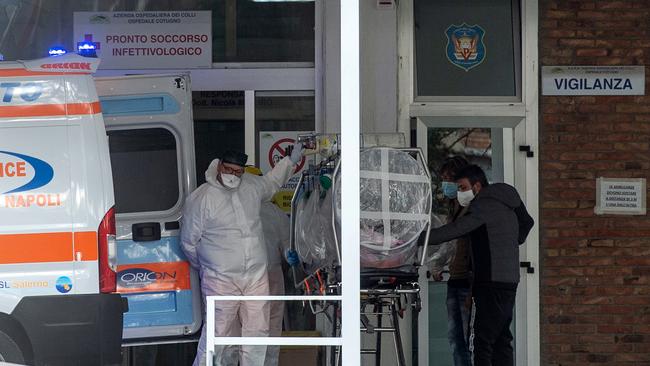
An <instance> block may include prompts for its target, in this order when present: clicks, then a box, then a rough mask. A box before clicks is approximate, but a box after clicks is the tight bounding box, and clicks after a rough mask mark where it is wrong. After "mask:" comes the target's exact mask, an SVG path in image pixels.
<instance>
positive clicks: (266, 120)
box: [255, 91, 316, 161]
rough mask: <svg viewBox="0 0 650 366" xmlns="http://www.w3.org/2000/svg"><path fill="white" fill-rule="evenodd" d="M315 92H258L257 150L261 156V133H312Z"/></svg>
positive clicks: (314, 116)
mask: <svg viewBox="0 0 650 366" xmlns="http://www.w3.org/2000/svg"><path fill="white" fill-rule="evenodd" d="M314 103H315V102H314V92H313V91H305V92H301V91H296V92H257V93H256V94H255V147H256V148H255V149H256V152H257V156H259V157H260V159H258V161H261V159H264V157H263V156H260V151H259V146H260V132H261V131H298V132H311V131H314V129H315V120H316V111H315V104H314Z"/></svg>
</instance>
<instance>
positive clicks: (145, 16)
mask: <svg viewBox="0 0 650 366" xmlns="http://www.w3.org/2000/svg"><path fill="white" fill-rule="evenodd" d="M73 33H74V39H75V42H82V41H83V42H91V43H93V44H94V45H95V47H96V48H97V56H98V57H99V58H101V60H102V62H101V64H100V68H102V69H165V68H170V69H174V68H183V69H188V68H210V67H211V66H212V12H210V11H118V12H75V13H74V32H73Z"/></svg>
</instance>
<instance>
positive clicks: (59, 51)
mask: <svg viewBox="0 0 650 366" xmlns="http://www.w3.org/2000/svg"><path fill="white" fill-rule="evenodd" d="M47 53H48V54H49V55H50V56H61V55H65V54H66V53H68V51H67V50H66V49H65V48H63V47H61V46H54V47H51V48H50V49H49V50H47Z"/></svg>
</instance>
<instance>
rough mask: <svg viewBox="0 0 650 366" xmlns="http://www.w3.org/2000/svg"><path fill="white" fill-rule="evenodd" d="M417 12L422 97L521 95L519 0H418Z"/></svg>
mask: <svg viewBox="0 0 650 366" xmlns="http://www.w3.org/2000/svg"><path fill="white" fill-rule="evenodd" d="M414 16H415V18H414V19H415V32H414V35H415V61H416V62H415V64H416V65H415V73H416V78H415V79H416V86H415V92H416V100H417V101H428V100H429V101H435V100H447V101H463V100H464V101H467V100H486V101H489V100H492V101H517V100H520V95H521V93H520V85H521V80H520V75H521V72H520V70H521V51H520V48H521V47H520V44H521V42H520V33H521V27H520V19H519V18H520V16H519V0H438V1H430V0H415V2H414ZM472 97H473V98H472Z"/></svg>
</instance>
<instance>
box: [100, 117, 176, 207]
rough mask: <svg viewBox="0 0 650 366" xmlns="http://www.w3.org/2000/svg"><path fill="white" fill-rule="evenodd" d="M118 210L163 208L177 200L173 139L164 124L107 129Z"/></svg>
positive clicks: (171, 205) (170, 205)
mask: <svg viewBox="0 0 650 366" xmlns="http://www.w3.org/2000/svg"><path fill="white" fill-rule="evenodd" d="M108 137H109V147H110V151H111V166H112V169H113V185H114V187H115V208H116V211H117V213H131V212H152V211H166V210H168V209H170V208H172V207H174V205H176V202H178V199H179V187H178V162H177V159H178V158H177V154H176V139H175V138H174V135H173V134H172V133H171V132H170V131H168V130H166V129H164V128H147V129H137V130H116V131H108Z"/></svg>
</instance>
